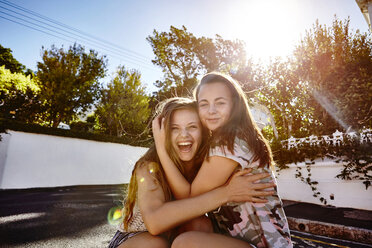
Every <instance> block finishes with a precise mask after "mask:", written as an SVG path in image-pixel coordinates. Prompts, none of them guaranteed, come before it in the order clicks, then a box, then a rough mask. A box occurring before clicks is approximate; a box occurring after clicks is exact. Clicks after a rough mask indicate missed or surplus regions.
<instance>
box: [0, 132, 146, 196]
mask: <svg viewBox="0 0 372 248" xmlns="http://www.w3.org/2000/svg"><path fill="white" fill-rule="evenodd" d="M8 133H9V134H4V133H2V134H1V137H2V140H1V141H0V189H15V188H36V187H56V186H68V185H94V184H121V183H128V182H129V179H130V176H131V171H132V168H133V166H134V164H135V162H136V161H137V160H138V159H139V157H140V156H141V155H142V154H143V153H144V152H145V151H146V148H142V147H133V146H128V145H122V144H115V143H107V142H97V141H90V140H83V139H75V138H65V137H57V136H52V135H43V134H33V133H25V132H18V131H11V130H8Z"/></svg>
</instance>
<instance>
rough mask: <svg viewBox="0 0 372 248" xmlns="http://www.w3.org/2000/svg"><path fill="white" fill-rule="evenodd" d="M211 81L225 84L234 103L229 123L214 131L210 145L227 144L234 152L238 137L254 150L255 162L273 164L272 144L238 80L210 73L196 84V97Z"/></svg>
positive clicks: (262, 164)
mask: <svg viewBox="0 0 372 248" xmlns="http://www.w3.org/2000/svg"><path fill="white" fill-rule="evenodd" d="M211 83H223V84H225V85H226V86H227V87H228V88H229V90H230V92H231V99H232V103H233V105H232V111H231V113H230V117H229V119H228V121H227V123H226V124H225V125H224V126H222V127H220V128H219V129H218V130H216V131H215V132H213V134H212V139H211V143H210V145H221V146H224V145H226V146H227V149H229V151H230V152H232V153H234V142H235V138H236V137H238V138H240V139H242V140H244V141H245V142H247V144H248V146H249V148H250V149H251V150H252V152H253V162H254V161H257V160H259V163H260V167H262V166H266V165H269V166H271V165H272V163H273V157H272V153H271V149H270V146H269V144H268V142H267V141H266V139H265V138H264V137H263V135H262V133H261V131H260V129H259V128H258V126H257V124H256V123H255V121H254V120H253V118H252V114H251V111H250V109H249V106H248V101H247V97H246V95H245V94H244V91H243V90H242V88H241V86H240V85H239V84H238V82H236V81H235V80H234V79H233V78H231V77H230V76H228V75H224V74H222V73H219V72H211V73H208V74H206V75H205V76H204V77H203V78H202V79H201V80H200V82H199V84H198V85H197V86H196V88H195V90H194V98H195V99H196V100H197V101H198V100H199V98H198V97H199V92H200V88H201V87H202V86H203V85H206V84H211Z"/></svg>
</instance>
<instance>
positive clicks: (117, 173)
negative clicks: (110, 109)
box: [0, 131, 372, 210]
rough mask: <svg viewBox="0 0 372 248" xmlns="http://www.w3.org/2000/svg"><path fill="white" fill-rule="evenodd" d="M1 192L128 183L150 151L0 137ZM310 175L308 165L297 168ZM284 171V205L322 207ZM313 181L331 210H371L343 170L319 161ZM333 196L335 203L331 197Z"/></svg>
mask: <svg viewBox="0 0 372 248" xmlns="http://www.w3.org/2000/svg"><path fill="white" fill-rule="evenodd" d="M1 136H2V140H1V141H0V189H15V188H37V187H56V186H69V185H99V184H122V183H128V182H129V179H130V176H131V172H132V168H133V165H134V163H135V162H136V161H137V159H139V157H140V156H141V155H142V154H143V153H144V152H145V151H146V148H141V147H133V146H128V145H121V144H115V143H106V142H97V141H89V140H83V139H75V138H64V137H57V136H51V135H43V134H32V133H24V132H16V131H9V134H3V133H2V134H1ZM299 166H301V167H302V168H303V169H302V173H303V174H304V175H307V171H306V168H305V165H304V164H299ZM289 167H290V168H289V169H285V170H281V171H280V172H279V173H278V175H277V177H278V189H279V194H280V196H281V197H282V198H283V199H287V200H293V201H302V202H310V203H315V204H321V203H320V201H319V200H318V199H317V198H314V197H313V196H312V195H313V192H312V191H311V189H310V187H309V186H308V185H307V184H305V183H303V182H301V181H300V180H299V179H298V178H295V173H296V172H295V170H296V166H295V165H289ZM311 168H312V169H311V173H312V176H311V178H312V179H313V180H315V181H318V182H319V184H318V185H317V187H318V190H319V191H320V192H321V193H322V195H323V196H324V197H325V198H326V199H327V201H328V204H331V205H333V206H337V207H351V208H359V209H367V210H372V187H369V189H368V190H365V186H364V185H363V184H362V182H361V181H359V180H352V181H345V180H341V179H337V178H335V176H336V175H337V174H338V173H339V172H340V171H341V170H342V168H343V167H342V165H341V164H336V163H334V162H332V161H329V160H326V161H322V160H319V161H317V162H316V164H315V165H312V166H311ZM331 194H333V195H334V200H331V199H330V195H331Z"/></svg>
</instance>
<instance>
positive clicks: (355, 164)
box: [271, 135, 372, 204]
mask: <svg viewBox="0 0 372 248" xmlns="http://www.w3.org/2000/svg"><path fill="white" fill-rule="evenodd" d="M343 140H344V142H343V143H342V144H341V145H336V146H334V145H333V144H327V143H326V142H324V141H322V142H321V143H320V144H319V145H311V144H308V143H305V144H301V145H299V146H298V147H296V148H291V149H287V148H285V147H283V145H282V143H281V142H279V141H277V140H276V141H275V142H273V143H272V144H271V147H272V149H273V155H274V160H275V162H276V165H277V166H278V169H285V168H288V164H291V163H294V164H298V163H302V162H304V163H305V164H306V170H307V173H306V174H305V173H303V172H302V171H301V168H300V167H297V168H296V174H295V177H296V178H299V179H300V180H301V181H303V182H304V183H306V184H308V185H309V186H310V187H311V189H312V191H313V192H314V197H318V196H320V201H321V202H323V203H324V204H326V203H327V202H326V200H325V199H324V198H323V197H322V196H321V193H320V192H319V191H318V189H317V184H318V183H317V182H316V181H314V180H312V179H311V165H313V164H314V163H315V162H314V160H315V159H319V158H320V159H325V158H329V159H332V160H333V161H335V162H336V163H342V165H343V170H342V171H341V172H340V174H338V175H335V177H337V178H341V179H343V180H360V181H362V183H363V184H364V185H365V187H366V189H368V187H369V186H371V182H372V176H371V174H372V143H371V142H364V143H361V142H360V139H356V138H355V139H351V138H349V137H348V136H346V135H344V137H343Z"/></svg>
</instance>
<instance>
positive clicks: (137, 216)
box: [119, 203, 147, 232]
mask: <svg viewBox="0 0 372 248" xmlns="http://www.w3.org/2000/svg"><path fill="white" fill-rule="evenodd" d="M119 230H120V231H121V232H140V231H147V228H146V226H145V223H144V222H143V219H142V214H141V211H140V210H139V208H138V205H137V203H136V204H135V205H134V207H133V216H132V218H131V219H130V221H129V223H128V229H127V230H125V229H124V223H123V222H121V223H120V224H119Z"/></svg>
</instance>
